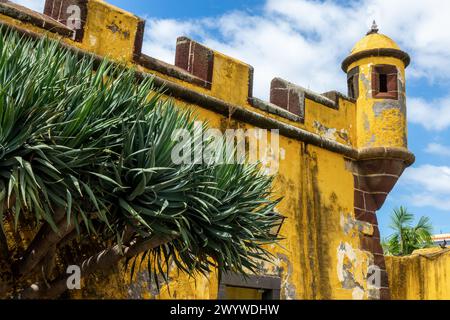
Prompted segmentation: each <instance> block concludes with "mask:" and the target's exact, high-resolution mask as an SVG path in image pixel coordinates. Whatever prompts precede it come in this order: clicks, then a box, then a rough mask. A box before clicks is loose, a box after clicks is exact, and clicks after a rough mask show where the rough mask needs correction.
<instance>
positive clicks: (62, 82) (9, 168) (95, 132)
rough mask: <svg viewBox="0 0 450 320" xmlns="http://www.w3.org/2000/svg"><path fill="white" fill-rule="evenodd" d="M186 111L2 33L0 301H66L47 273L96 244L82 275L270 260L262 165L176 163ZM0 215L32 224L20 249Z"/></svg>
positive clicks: (98, 69)
mask: <svg viewBox="0 0 450 320" xmlns="http://www.w3.org/2000/svg"><path fill="white" fill-rule="evenodd" d="M183 110H184V111H183ZM183 110H182V109H179V108H177V107H176V106H174V103H173V101H172V100H171V99H167V98H163V96H162V91H161V89H158V88H156V87H155V86H154V83H153V80H152V78H151V77H150V76H149V77H146V78H145V79H138V78H137V77H136V73H135V71H133V70H130V69H127V68H125V67H123V66H120V65H117V64H113V63H110V62H107V61H103V62H102V63H101V64H99V65H98V64H96V63H95V61H94V59H93V58H91V59H90V58H80V57H77V56H76V55H75V54H74V53H72V52H71V51H69V50H68V49H65V48H63V47H62V46H61V45H60V44H59V43H58V42H56V41H51V40H48V39H42V40H32V39H26V38H23V37H21V36H20V35H18V34H16V33H15V32H13V31H7V30H5V29H4V30H2V32H1V36H0V202H1V203H0V223H1V229H0V236H1V238H0V243H1V249H2V250H1V252H0V262H1V264H0V265H1V266H2V268H1V274H0V296H3V297H8V296H12V297H25V298H26V297H38V298H39V297H52V298H54V297H58V296H60V295H61V294H62V293H63V292H64V291H65V288H64V286H63V285H62V283H63V281H64V279H65V278H64V274H57V273H56V272H55V269H54V268H50V267H49V266H51V265H52V264H54V261H55V257H56V256H58V253H60V252H61V251H62V250H63V249H64V247H65V246H67V245H71V246H72V247H76V245H75V246H74V245H73V243H74V242H75V243H77V242H83V241H84V242H86V241H88V242H89V241H92V242H94V239H96V240H95V241H96V242H98V240H99V239H100V242H101V246H100V249H101V250H99V253H104V254H103V255H102V259H103V260H102V259H94V261H95V262H96V263H97V264H96V265H90V267H89V268H87V269H86V270H83V271H82V272H84V273H85V275H87V274H88V273H90V272H94V271H96V270H98V269H101V268H107V267H109V266H110V264H112V263H115V262H117V261H119V259H122V258H126V260H128V261H131V262H132V263H133V261H134V262H135V260H136V257H140V260H142V261H144V259H142V258H143V256H144V257H146V258H147V259H146V261H147V263H146V267H147V268H148V271H149V272H150V273H151V275H153V276H155V275H156V273H164V272H166V271H167V270H168V265H169V264H172V263H173V264H175V265H176V266H177V267H178V268H179V269H181V270H182V271H184V272H186V273H188V274H190V275H194V274H196V273H198V272H200V273H206V272H208V271H209V270H211V269H212V268H218V269H219V270H221V271H223V270H233V271H237V272H248V271H255V270H256V269H257V266H258V263H260V261H261V259H263V260H267V259H269V258H270V254H269V253H268V252H267V251H266V249H265V247H266V246H265V245H266V244H268V243H274V242H276V241H277V240H278V238H277V236H276V235H274V234H273V233H272V232H271V230H272V229H273V228H274V227H276V226H277V225H278V224H279V221H280V215H279V214H277V213H276V212H275V210H274V209H275V206H276V205H277V204H278V202H279V199H273V195H272V194H271V185H272V180H273V177H270V176H266V175H263V174H262V173H261V172H260V170H259V166H258V165H250V164H208V163H201V164H181V165H176V164H174V163H173V162H172V161H171V152H172V149H173V147H174V146H175V143H177V142H175V141H172V139H171V134H172V132H173V131H174V130H176V129H187V130H189V131H191V132H192V131H193V130H194V120H195V115H194V114H193V113H192V112H190V111H186V110H187V109H183ZM206 129H207V125H205V126H204V127H203V130H206ZM204 143H207V142H204ZM5 221H9V222H11V224H12V225H13V226H14V228H13V230H12V231H11V232H12V233H20V232H24V230H21V228H23V226H24V223H25V224H27V225H28V226H32V227H33V228H34V229H36V230H38V232H37V233H35V236H34V238H32V239H31V240H30V241H29V243H28V247H27V248H25V249H24V250H21V251H20V252H17V246H16V245H15V243H14V241H13V240H12V239H11V237H10V236H9V237H8V232H5ZM7 238H10V239H9V241H7ZM105 253H106V254H105ZM95 257H99V255H97V256H95ZM105 257H107V258H105ZM142 261H141V262H142ZM82 262H83V261H70V263H69V261H64V263H67V264H81V263H82ZM133 265H134V263H133ZM43 268H44V269H45V270H47V271H46V274H44V275H43V276H42V272H41V271H42V270H43ZM43 277H45V279H42V278H43ZM44 280H45V283H46V286H45V290H44V289H42V283H43V282H44ZM30 283H33V285H32V286H31V287H30Z"/></svg>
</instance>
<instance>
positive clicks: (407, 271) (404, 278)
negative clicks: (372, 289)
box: [386, 247, 450, 300]
mask: <svg viewBox="0 0 450 320" xmlns="http://www.w3.org/2000/svg"><path fill="white" fill-rule="evenodd" d="M386 267H387V270H388V273H389V275H390V278H389V284H390V287H391V298H392V299H397V300H411V299H414V300H449V299H450V249H444V250H442V249H441V248H439V247H436V248H429V249H421V250H416V251H414V252H413V254H412V255H410V256H407V257H391V256H388V257H386Z"/></svg>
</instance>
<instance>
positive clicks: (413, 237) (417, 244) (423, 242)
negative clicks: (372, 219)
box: [382, 207, 433, 256]
mask: <svg viewBox="0 0 450 320" xmlns="http://www.w3.org/2000/svg"><path fill="white" fill-rule="evenodd" d="M413 221H414V215H413V214H412V213H410V212H408V210H407V209H406V208H405V207H400V208H396V209H394V210H393V212H392V216H391V225H390V227H391V229H393V230H394V231H395V232H394V233H393V234H392V235H390V236H389V237H388V238H387V239H385V240H384V241H383V242H382V246H383V249H384V252H385V254H388V255H395V256H404V255H409V254H411V253H412V252H413V251H414V250H416V249H423V248H427V247H430V246H432V244H433V242H432V240H431V234H432V231H433V226H432V225H431V223H430V219H429V218H428V217H421V218H420V219H419V221H418V222H417V224H416V225H415V226H413V225H412V222H413Z"/></svg>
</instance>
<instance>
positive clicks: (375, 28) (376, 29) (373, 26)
mask: <svg viewBox="0 0 450 320" xmlns="http://www.w3.org/2000/svg"><path fill="white" fill-rule="evenodd" d="M372 33H378V26H377V23H376V21H375V20H373V23H372V27H371V28H370V30H369V32H367V35H369V34H372Z"/></svg>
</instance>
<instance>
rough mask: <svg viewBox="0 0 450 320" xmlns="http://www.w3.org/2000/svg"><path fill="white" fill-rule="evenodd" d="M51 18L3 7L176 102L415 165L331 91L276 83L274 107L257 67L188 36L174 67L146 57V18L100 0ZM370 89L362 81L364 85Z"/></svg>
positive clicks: (33, 30) (17, 22) (57, 2)
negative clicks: (363, 126) (258, 90)
mask: <svg viewBox="0 0 450 320" xmlns="http://www.w3.org/2000/svg"><path fill="white" fill-rule="evenodd" d="M44 13H45V14H44V15H43V14H39V13H36V12H33V11H31V10H29V9H26V8H24V7H22V6H19V5H16V4H14V3H12V2H10V1H1V2H0V23H1V24H2V25H5V26H8V27H12V28H14V29H16V30H18V31H21V32H22V33H25V34H28V35H31V36H42V35H44V34H45V35H48V36H49V37H52V38H56V39H60V40H61V41H62V42H63V43H64V45H65V46H67V47H69V48H72V49H74V50H76V51H77V53H79V54H80V53H81V54H85V55H91V56H92V55H93V56H96V57H97V58H98V59H102V58H103V57H107V58H108V59H111V60H112V61H117V62H119V63H122V64H123V63H125V64H126V65H128V66H130V67H131V66H133V67H136V68H137V70H138V73H139V72H141V73H150V74H153V75H154V76H155V83H156V84H161V85H164V86H165V87H166V88H167V89H168V93H169V94H170V95H172V96H173V97H175V98H177V99H180V100H183V101H185V102H188V103H192V104H196V105H198V106H200V107H202V108H206V109H210V110H213V111H215V112H217V113H220V114H223V115H225V116H231V117H233V118H235V119H237V120H239V121H242V122H247V123H249V124H252V125H254V126H256V127H260V128H265V129H279V130H280V134H282V135H284V136H286V137H289V138H292V139H297V140H300V141H304V142H305V143H307V144H313V145H316V146H319V147H322V148H324V149H328V150H330V151H333V152H336V153H340V154H343V155H344V156H346V157H348V158H350V159H354V160H359V159H377V158H393V159H399V160H402V161H403V162H404V164H405V166H409V165H410V164H412V163H413V162H414V155H413V154H412V153H410V152H409V151H408V150H407V149H406V148H404V147H402V146H400V147H396V146H394V147H391V146H382V145H376V146H375V145H374V146H370V145H367V146H365V145H361V144H359V143H358V141H359V140H360V139H359V137H358V136H357V134H358V130H357V128H358V121H357V101H356V99H353V98H349V97H347V96H345V95H343V94H340V93H338V92H335V91H332V92H327V93H324V94H317V93H314V92H312V91H310V90H307V89H304V88H301V87H300V86H297V85H295V84H292V83H290V82H288V81H285V80H283V79H279V78H275V79H274V80H273V81H272V83H271V93H270V97H271V98H270V102H266V101H263V100H260V99H258V98H255V97H253V93H252V92H253V68H252V67H251V66H250V65H248V64H246V63H243V62H240V61H238V60H236V59H233V58H231V57H228V56H226V55H224V54H222V53H220V52H217V51H214V50H212V49H210V48H207V47H205V46H204V45H202V44H200V43H198V42H195V41H193V40H191V39H188V38H186V37H180V38H178V40H177V47H176V58H175V64H174V65H171V64H168V63H165V62H162V61H160V60H158V59H155V58H152V57H149V56H147V55H145V54H143V53H142V44H143V40H144V29H145V21H144V20H143V19H141V18H139V17H137V16H135V15H133V14H131V13H129V12H126V11H124V10H122V9H119V8H117V7H114V6H112V5H110V4H108V3H106V2H105V1H101V0H47V1H46V4H45V10H44ZM362 85H363V84H362Z"/></svg>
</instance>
